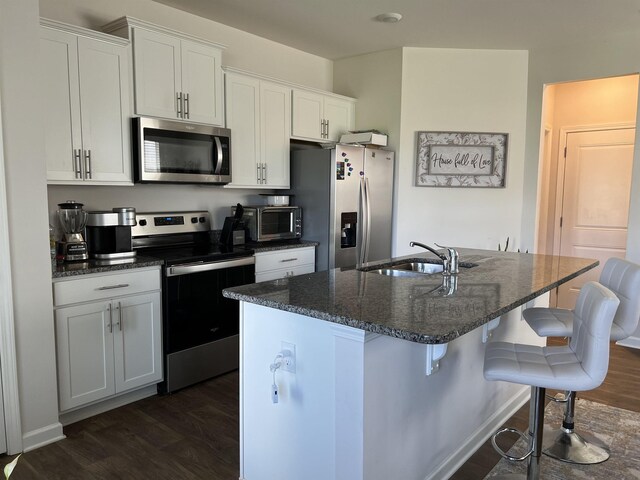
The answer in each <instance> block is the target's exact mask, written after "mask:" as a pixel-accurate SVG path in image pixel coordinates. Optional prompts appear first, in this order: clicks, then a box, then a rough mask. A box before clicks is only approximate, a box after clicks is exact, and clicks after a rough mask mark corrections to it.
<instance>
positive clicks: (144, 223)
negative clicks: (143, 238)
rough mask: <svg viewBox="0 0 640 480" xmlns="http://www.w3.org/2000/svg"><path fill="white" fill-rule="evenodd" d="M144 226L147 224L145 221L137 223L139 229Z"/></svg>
mask: <svg viewBox="0 0 640 480" xmlns="http://www.w3.org/2000/svg"><path fill="white" fill-rule="evenodd" d="M146 224H147V221H146V220H144V219H143V220H140V221H139V222H138V225H140V226H141V227H144V226H145V225H146Z"/></svg>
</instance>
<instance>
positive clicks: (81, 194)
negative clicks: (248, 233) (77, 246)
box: [47, 184, 269, 234]
mask: <svg viewBox="0 0 640 480" xmlns="http://www.w3.org/2000/svg"><path fill="white" fill-rule="evenodd" d="M47 191H48V201H49V222H50V223H51V225H53V226H54V227H55V228H56V234H58V233H59V230H60V225H59V222H58V219H57V217H56V210H57V209H58V203H62V202H64V201H66V200H75V201H77V202H80V203H83V204H84V209H85V210H87V211H91V210H110V209H111V208H113V207H134V208H135V209H136V210H137V211H139V212H144V211H146V212H154V211H161V210H165V211H166V210H207V211H209V212H210V213H211V220H212V223H213V224H212V228H213V229H214V230H219V229H222V225H223V223H224V217H226V216H228V215H230V207H231V206H232V205H235V204H236V203H241V204H244V205H249V204H262V203H264V199H263V198H262V197H260V193H269V192H268V191H264V190H232V189H225V188H223V187H219V186H208V185H207V186H200V185H174V184H166V185H165V184H154V185H144V184H136V185H134V186H133V187H131V186H128V187H113V186H104V187H102V186H84V185H82V186H73V185H71V186H67V185H49V187H48V189H47Z"/></svg>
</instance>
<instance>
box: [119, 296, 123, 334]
mask: <svg viewBox="0 0 640 480" xmlns="http://www.w3.org/2000/svg"><path fill="white" fill-rule="evenodd" d="M122 323H123V320H122V305H121V304H120V302H118V325H119V326H120V331H122V329H123V327H124V325H122Z"/></svg>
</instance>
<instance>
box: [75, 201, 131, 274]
mask: <svg viewBox="0 0 640 480" xmlns="http://www.w3.org/2000/svg"><path fill="white" fill-rule="evenodd" d="M136 225H137V223H136V209H135V208H133V207H118V208H113V209H112V210H111V211H110V212H109V211H100V212H89V217H88V219H87V244H88V247H89V254H90V256H91V258H94V259H96V260H105V261H107V260H108V261H113V260H120V259H131V258H132V257H135V256H136V252H134V251H133V248H132V243H131V227H134V226H136Z"/></svg>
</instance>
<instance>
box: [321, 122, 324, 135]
mask: <svg viewBox="0 0 640 480" xmlns="http://www.w3.org/2000/svg"><path fill="white" fill-rule="evenodd" d="M320 138H324V119H322V120H320Z"/></svg>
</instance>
